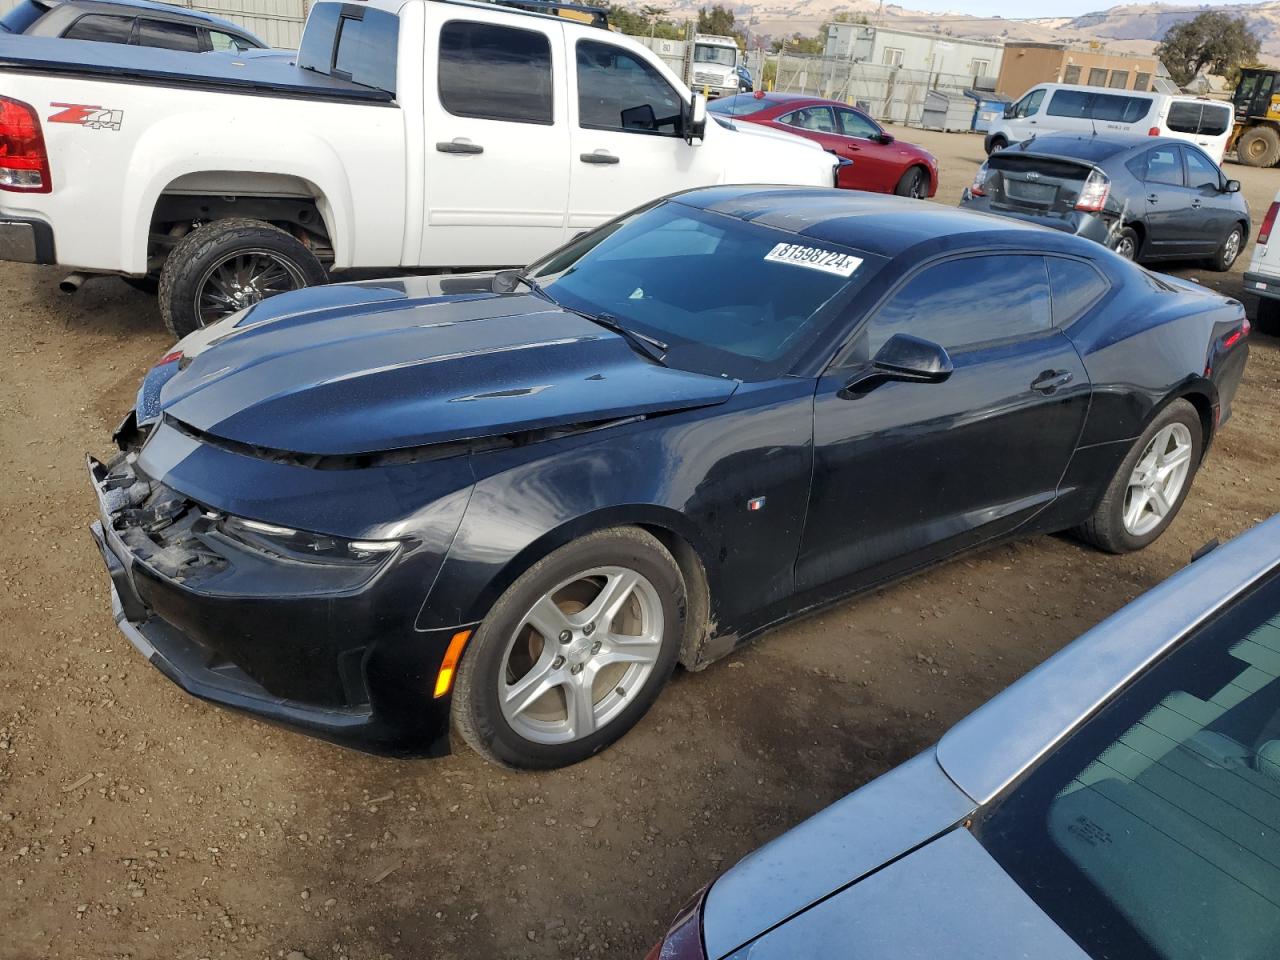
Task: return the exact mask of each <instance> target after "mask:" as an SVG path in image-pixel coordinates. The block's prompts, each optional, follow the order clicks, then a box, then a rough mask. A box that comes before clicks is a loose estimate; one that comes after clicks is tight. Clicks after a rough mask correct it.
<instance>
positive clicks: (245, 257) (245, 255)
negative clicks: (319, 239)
mask: <svg viewBox="0 0 1280 960" xmlns="http://www.w3.org/2000/svg"><path fill="white" fill-rule="evenodd" d="M327 279H328V275H327V274H326V273H325V269H324V266H323V265H322V264H321V263H320V261H319V260H317V259H316V256H315V254H313V253H312V252H311V251H310V250H308V249H307V248H306V247H305V246H303V245H302V244H301V243H300V242H299V241H298V240H296V239H295V238H294V237H292V236H290V235H289V234H287V233H285V232H284V231H283V230H281V229H280V228H279V227H274V226H272V225H271V224H269V223H265V222H263V221H261V220H246V219H239V218H234V219H228V220H215V221H213V222H212V223H207V224H205V225H204V226H202V227H198V228H197V229H195V230H192V231H191V232H190V233H189V234H187V235H186V236H185V237H183V238H182V240H181V241H180V242H179V243H178V245H177V246H175V247H174V248H173V251H172V252H171V253H170V254H169V256H168V258H167V259H166V260H165V262H164V268H163V269H162V270H161V271H160V289H159V298H160V316H161V317H162V318H163V319H164V323H165V326H166V327H168V328H169V332H170V333H172V334H173V335H174V336H175V337H177V338H179V339H181V338H182V337H185V336H186V335H187V334H189V333H191V332H192V331H193V330H198V329H200V328H201V327H203V326H206V325H208V324H210V323H215V322H217V321H218V320H221V319H222V318H223V317H227V316H230V315H231V314H233V313H235V312H237V311H238V310H241V309H243V308H245V307H249V306H252V305H253V304H255V303H257V302H259V301H261V300H265V299H267V298H268V297H274V296H276V295H277V294H281V293H287V292H289V291H290V290H298V289H301V288H302V287H310V286H315V285H316V284H321V283H324V282H325V281H326V280H327Z"/></svg>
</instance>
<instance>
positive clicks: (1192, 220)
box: [960, 134, 1251, 261]
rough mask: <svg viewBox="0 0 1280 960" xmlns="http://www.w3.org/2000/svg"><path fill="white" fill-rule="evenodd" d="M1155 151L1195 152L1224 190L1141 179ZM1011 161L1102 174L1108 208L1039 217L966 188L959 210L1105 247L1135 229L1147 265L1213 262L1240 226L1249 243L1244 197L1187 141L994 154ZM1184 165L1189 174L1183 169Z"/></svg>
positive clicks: (1089, 141)
mask: <svg viewBox="0 0 1280 960" xmlns="http://www.w3.org/2000/svg"><path fill="white" fill-rule="evenodd" d="M1154 147H1167V148H1172V149H1175V150H1179V151H1196V152H1197V153H1199V154H1200V156H1201V157H1203V159H1204V160H1205V162H1207V163H1209V164H1210V165H1211V166H1213V167H1214V168H1215V169H1216V170H1218V173H1219V177H1220V180H1219V187H1218V188H1217V189H1214V188H1210V187H1207V186H1202V187H1192V186H1176V185H1171V184H1164V183H1158V182H1148V181H1144V180H1140V179H1138V177H1136V176H1135V175H1134V173H1133V172H1132V170H1131V165H1132V164H1133V162H1134V161H1135V160H1138V159H1139V158H1141V157H1142V156H1144V155H1145V153H1146V152H1147V151H1148V150H1150V149H1152V148H1154ZM1008 156H1013V157H1027V158H1034V159H1035V160H1039V161H1041V162H1042V163H1043V164H1045V165H1053V164H1056V163H1062V162H1068V163H1072V162H1074V163H1077V164H1079V165H1080V166H1081V167H1082V168H1084V169H1096V170H1098V171H1099V172H1100V173H1102V174H1104V175H1105V176H1106V177H1107V178H1108V179H1109V180H1110V183H1111V189H1110V193H1109V195H1108V197H1107V202H1106V205H1105V206H1104V208H1103V209H1102V210H1099V211H1080V210H1074V209H1065V210H1057V211H1052V212H1049V211H1045V212H1041V211H1036V210H1033V209H1030V208H1029V207H1027V206H1025V205H1018V204H1015V203H1007V202H1006V203H1001V202H1000V201H999V200H998V199H996V198H993V197H992V196H978V195H975V194H973V193H972V192H971V191H970V189H969V188H967V187H966V188H965V191H964V193H963V195H962V196H961V199H960V206H961V207H963V208H966V209H971V210H975V211H981V212H984V213H993V214H996V215H999V216H1004V217H1009V218H1012V219H1018V220H1022V221H1025V222H1028V223H1035V224H1038V225H1040V226H1045V227H1051V228H1053V229H1056V230H1062V231H1065V232H1068V233H1074V234H1077V235H1079V236H1082V237H1086V238H1087V239H1090V240H1094V241H1096V242H1098V243H1101V244H1103V245H1107V246H1109V245H1110V244H1111V242H1112V241H1113V239H1114V238H1115V236H1116V233H1117V231H1118V230H1119V229H1120V228H1121V227H1126V226H1128V227H1134V228H1135V229H1136V231H1137V232H1138V234H1139V239H1140V243H1141V246H1140V247H1139V250H1138V258H1139V259H1141V260H1145V261H1154V260H1175V259H1179V258H1187V257H1201V256H1209V255H1212V254H1213V253H1215V252H1216V251H1217V250H1218V249H1219V248H1220V247H1221V246H1222V244H1223V241H1225V240H1226V238H1227V235H1228V234H1229V233H1230V232H1231V229H1232V228H1233V227H1234V226H1235V225H1236V224H1237V223H1238V224H1241V225H1242V226H1243V228H1244V235H1243V237H1242V238H1241V243H1240V249H1241V250H1243V249H1244V246H1245V243H1246V242H1247V241H1248V239H1249V230H1250V226H1251V221H1250V217H1249V211H1248V207H1247V206H1246V205H1245V203H1244V200H1243V197H1242V196H1241V194H1240V193H1239V192H1238V191H1236V192H1230V191H1228V190H1227V188H1226V185H1227V183H1228V179H1227V177H1226V175H1225V174H1223V173H1222V171H1221V168H1220V167H1218V165H1217V164H1215V163H1213V161H1212V160H1210V159H1209V157H1208V156H1207V155H1205V154H1204V152H1203V151H1200V150H1198V148H1196V147H1195V146H1194V145H1192V144H1188V143H1186V142H1184V141H1182V140H1177V139H1174V138H1170V137H1121V136H1096V137H1084V136H1069V135H1065V134H1050V135H1046V136H1036V137H1032V138H1031V139H1029V140H1024V141H1022V142H1020V143H1016V144H1012V145H1010V146H1008V147H1006V148H1005V149H1004V150H1001V151H997V152H996V153H995V154H993V157H995V158H999V157H1008ZM996 162H998V160H997V161H996ZM1183 166H1184V171H1185V170H1186V166H1185V162H1184V165H1183ZM1184 175H1185V174H1184Z"/></svg>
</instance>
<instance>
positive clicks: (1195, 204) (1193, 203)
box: [1191, 197, 1202, 210]
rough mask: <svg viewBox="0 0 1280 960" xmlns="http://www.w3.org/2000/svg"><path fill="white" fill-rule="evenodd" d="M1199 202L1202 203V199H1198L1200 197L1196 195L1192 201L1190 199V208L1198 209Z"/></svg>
mask: <svg viewBox="0 0 1280 960" xmlns="http://www.w3.org/2000/svg"><path fill="white" fill-rule="evenodd" d="M1201 203H1202V201H1201V200H1200V198H1199V197H1196V199H1194V200H1192V201H1191V209H1193V210H1199V209H1200V205H1201Z"/></svg>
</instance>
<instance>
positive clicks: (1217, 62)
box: [1156, 10, 1262, 86]
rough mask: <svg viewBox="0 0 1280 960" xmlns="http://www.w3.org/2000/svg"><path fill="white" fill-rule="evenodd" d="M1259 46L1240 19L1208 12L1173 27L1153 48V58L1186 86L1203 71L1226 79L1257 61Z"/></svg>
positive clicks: (1211, 11) (1177, 81)
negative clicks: (1154, 56) (1244, 66)
mask: <svg viewBox="0 0 1280 960" xmlns="http://www.w3.org/2000/svg"><path fill="white" fill-rule="evenodd" d="M1261 47H1262V44H1261V43H1260V42H1259V41H1258V38H1257V37H1256V36H1254V35H1253V32H1252V31H1251V30H1250V29H1249V25H1248V23H1247V22H1246V21H1245V19H1244V17H1234V18H1233V17H1229V16H1227V15H1226V14H1225V13H1218V12H1217V11H1213V10H1208V11H1205V12H1204V13H1201V14H1199V15H1197V16H1196V17H1195V18H1194V19H1192V20H1184V21H1183V22H1182V23H1177V24H1174V25H1173V26H1172V27H1170V28H1169V29H1168V30H1167V31H1166V32H1165V35H1164V39H1163V40H1161V41H1160V44H1159V46H1157V47H1156V57H1157V59H1159V60H1160V61H1161V62H1162V63H1163V64H1164V65H1165V66H1166V67H1167V68H1168V69H1169V75H1170V76H1172V77H1173V81H1174V83H1176V84H1178V86H1183V85H1184V84H1187V83H1190V82H1191V81H1192V80H1193V79H1194V78H1195V77H1196V75H1197V74H1199V73H1200V72H1201V71H1203V70H1205V69H1207V70H1208V71H1209V72H1210V73H1217V74H1221V75H1222V76H1226V77H1233V76H1234V75H1238V74H1239V72H1240V67H1241V66H1242V65H1244V64H1246V63H1252V62H1253V61H1254V60H1257V59H1258V52H1259V50H1260V49H1261Z"/></svg>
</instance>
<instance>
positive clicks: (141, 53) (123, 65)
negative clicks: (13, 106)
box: [0, 34, 394, 104]
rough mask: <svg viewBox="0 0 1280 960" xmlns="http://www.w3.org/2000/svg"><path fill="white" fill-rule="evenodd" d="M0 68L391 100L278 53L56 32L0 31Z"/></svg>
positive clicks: (206, 87) (251, 91) (363, 100)
mask: <svg viewBox="0 0 1280 960" xmlns="http://www.w3.org/2000/svg"><path fill="white" fill-rule="evenodd" d="M5 70H18V71H22V72H23V73H46V74H57V75H60V76H83V77H92V78H94V79H97V80H103V81H108V82H110V81H115V82H119V83H139V82H141V83H155V84H159V85H163V86H181V87H197V88H199V89H202V90H222V91H225V92H228V93H241V94H248V95H260V96H276V97H302V98H306V99H314V100H335V101H348V102H351V101H356V102H360V103H373V104H377V103H390V102H392V101H393V100H394V97H392V95H391V94H389V93H387V92H385V91H383V90H375V89H373V88H372V87H366V86H363V85H361V84H358V83H352V82H351V81H350V80H342V79H339V78H338V77H331V76H329V75H327V74H323V73H317V72H315V71H313V70H303V69H301V68H300V67H297V66H295V65H294V64H293V63H292V62H291V61H290V60H288V59H285V58H283V57H260V56H248V57H241V56H235V55H233V54H225V53H186V52H183V51H178V50H163V49H160V48H158V47H136V46H131V45H128V44H119V43H94V42H92V41H89V40H64V39H61V38H58V37H25V36H9V35H8V34H0V71H5Z"/></svg>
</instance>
